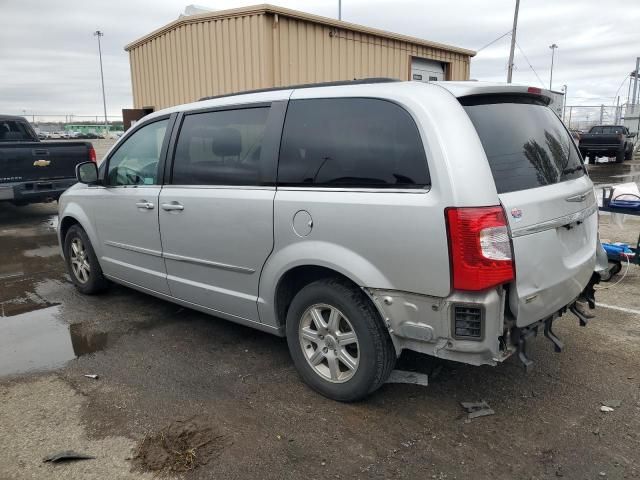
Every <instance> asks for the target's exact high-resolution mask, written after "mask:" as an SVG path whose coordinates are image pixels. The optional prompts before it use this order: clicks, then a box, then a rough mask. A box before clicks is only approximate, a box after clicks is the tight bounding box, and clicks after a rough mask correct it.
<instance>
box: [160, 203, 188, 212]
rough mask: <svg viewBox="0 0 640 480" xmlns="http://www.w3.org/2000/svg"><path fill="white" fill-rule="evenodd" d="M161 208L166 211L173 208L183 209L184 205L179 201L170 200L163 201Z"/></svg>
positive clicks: (170, 210)
mask: <svg viewBox="0 0 640 480" xmlns="http://www.w3.org/2000/svg"><path fill="white" fill-rule="evenodd" d="M162 209H163V210H166V211H167V212H172V211H174V210H178V211H179V210H184V205H182V204H181V203H178V202H171V203H163V204H162Z"/></svg>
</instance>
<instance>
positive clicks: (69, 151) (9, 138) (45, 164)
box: [0, 115, 96, 205]
mask: <svg viewBox="0 0 640 480" xmlns="http://www.w3.org/2000/svg"><path fill="white" fill-rule="evenodd" d="M95 160H96V152H95V150H94V149H93V146H92V145H91V144H90V143H89V142H42V141H40V139H39V138H38V136H37V135H36V133H35V131H34V130H33V128H31V125H30V124H29V122H27V120H25V119H24V118H22V117H14V116H8V115H0V201H8V202H12V203H14V204H16V205H24V204H27V203H35V202H43V201H51V200H56V199H57V198H58V197H60V195H61V194H62V192H64V191H65V190H66V189H67V188H68V187H70V186H71V185H73V184H74V183H76V175H75V167H76V165H77V164H78V163H82V162H86V161H95Z"/></svg>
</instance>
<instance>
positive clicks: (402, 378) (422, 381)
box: [386, 370, 429, 387]
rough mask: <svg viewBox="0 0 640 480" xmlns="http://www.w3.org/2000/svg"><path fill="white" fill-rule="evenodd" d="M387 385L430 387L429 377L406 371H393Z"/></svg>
mask: <svg viewBox="0 0 640 480" xmlns="http://www.w3.org/2000/svg"><path fill="white" fill-rule="evenodd" d="M386 383H410V384H414V385H422V386H424V387H426V386H428V385H429V375H427V374H425V373H418V372H407V371H405V370H393V371H392V372H391V375H389V378H388V379H387V382H386Z"/></svg>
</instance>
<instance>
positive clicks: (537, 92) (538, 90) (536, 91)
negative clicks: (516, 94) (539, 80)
mask: <svg viewBox="0 0 640 480" xmlns="http://www.w3.org/2000/svg"><path fill="white" fill-rule="evenodd" d="M527 92H529V93H533V94H535V95H542V89H541V88H538V87H529V88H527Z"/></svg>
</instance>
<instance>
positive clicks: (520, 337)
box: [509, 272, 600, 371]
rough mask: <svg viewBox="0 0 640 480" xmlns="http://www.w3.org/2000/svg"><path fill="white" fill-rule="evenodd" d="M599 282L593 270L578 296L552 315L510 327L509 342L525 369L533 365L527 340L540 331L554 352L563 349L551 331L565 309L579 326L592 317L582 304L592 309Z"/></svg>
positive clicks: (560, 342) (560, 341)
mask: <svg viewBox="0 0 640 480" xmlns="http://www.w3.org/2000/svg"><path fill="white" fill-rule="evenodd" d="M599 282H600V274H598V273H596V272H594V273H593V274H592V275H591V279H590V280H589V283H588V284H587V286H586V287H585V288H584V290H583V291H582V293H581V294H580V296H579V297H578V298H577V299H576V300H574V301H573V302H571V303H570V304H568V305H566V306H565V307H562V308H561V309H560V310H558V311H557V312H555V313H554V314H553V315H551V316H549V317H547V318H545V319H542V320H540V321H538V322H535V323H532V324H531V325H527V326H526V327H512V328H511V329H510V331H509V343H510V344H511V345H512V346H513V347H514V348H516V351H517V352H518V358H519V359H520V361H521V362H522V365H523V366H524V368H525V370H526V371H529V370H530V369H531V367H532V366H533V361H532V360H531V359H530V358H529V356H528V355H527V349H528V345H529V341H531V339H533V338H535V337H536V336H538V333H539V332H540V331H542V333H543V334H544V336H545V338H547V339H548V340H549V341H550V342H551V343H552V344H553V349H554V351H555V352H557V353H559V352H562V351H563V350H564V343H563V342H562V340H560V339H559V338H558V337H557V336H556V334H555V332H554V331H553V322H555V321H556V320H557V319H558V318H560V317H562V315H564V314H566V313H567V311H569V312H571V313H573V314H574V315H575V316H576V317H577V318H578V322H579V323H580V326H581V327H585V326H586V325H587V323H589V320H590V319H592V318H593V317H594V315H593V314H591V313H589V312H587V311H586V310H585V307H584V306H583V305H586V306H588V308H589V310H593V309H594V308H595V307H596V300H595V288H594V287H595V285H596V284H598V283H599Z"/></svg>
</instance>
